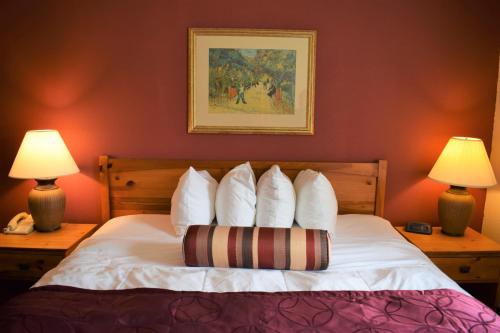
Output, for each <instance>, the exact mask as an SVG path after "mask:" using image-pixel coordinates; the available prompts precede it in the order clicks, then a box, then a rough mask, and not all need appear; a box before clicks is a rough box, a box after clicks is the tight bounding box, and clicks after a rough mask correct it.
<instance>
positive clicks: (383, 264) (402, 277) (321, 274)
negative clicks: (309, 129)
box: [35, 214, 464, 292]
mask: <svg viewBox="0 0 500 333" xmlns="http://www.w3.org/2000/svg"><path fill="white" fill-rule="evenodd" d="M47 285H62V286H70V287H78V288H84V289H92V290H119V289H132V288H161V289H170V290H175V291H203V292H236V291H241V292H246V291H264V292H277V291H312V290H332V291H335V290H362V291H376V290H430V289H442V288H447V289H454V290H457V291H460V292H464V291H463V290H462V289H461V288H460V287H459V286H458V285H457V284H456V283H455V282H454V281H452V280H451V279H450V278H448V277H447V276H446V275H445V274H444V273H443V272H441V271H440V270H439V269H438V268H437V267H436V266H435V265H434V264H433V263H432V262H431V261H430V260H429V259H428V258H427V257H426V256H425V255H424V254H423V253H422V252H421V251H420V250H419V249H418V248H416V247H415V246H413V245H412V244H410V243H409V242H407V241H406V240H405V239H404V238H403V237H402V236H401V235H400V234H399V233H398V232H397V231H396V230H395V229H394V228H393V227H392V226H391V224H390V223H389V222H388V221H387V220H385V219H382V218H380V217H376V216H371V215H354V214H352V215H339V216H338V220H337V227H336V235H335V238H334V239H333V241H332V248H331V260H330V263H329V266H328V268H327V269H326V270H324V271H308V272H303V271H280V270H266V269H243V268H241V269H239V268H211V267H210V268H209V267H186V266H185V265H184V262H183V254H182V237H177V236H176V235H175V232H174V229H173V227H172V225H171V223H170V216H169V215H153V214H144V215H130V216H123V217H118V218H114V219H112V220H110V221H109V222H107V223H106V224H104V225H103V226H102V227H101V228H100V229H99V230H98V231H97V232H96V233H95V234H94V235H93V236H91V237H90V238H88V239H86V240H84V241H83V242H82V243H81V244H80V245H79V246H78V248H77V249H76V250H75V251H74V252H73V253H72V254H71V255H70V256H68V257H67V258H65V259H64V260H63V261H62V262H61V263H60V264H59V265H58V266H57V267H55V268H54V269H52V270H51V271H49V272H47V273H46V274H45V275H44V276H43V277H42V278H41V279H40V280H39V281H38V282H37V283H36V284H35V286H36V287H39V286H47Z"/></svg>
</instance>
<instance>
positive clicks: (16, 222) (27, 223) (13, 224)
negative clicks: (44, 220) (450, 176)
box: [3, 212, 34, 235]
mask: <svg viewBox="0 0 500 333" xmlns="http://www.w3.org/2000/svg"><path fill="white" fill-rule="evenodd" d="M33 224H34V222H33V218H32V217H31V215H29V214H28V213H25V212H22V213H19V214H17V215H16V216H14V217H13V218H12V220H10V222H9V224H8V225H7V227H6V228H4V229H3V232H4V233H6V234H20V235H27V234H29V233H30V232H32V231H33Z"/></svg>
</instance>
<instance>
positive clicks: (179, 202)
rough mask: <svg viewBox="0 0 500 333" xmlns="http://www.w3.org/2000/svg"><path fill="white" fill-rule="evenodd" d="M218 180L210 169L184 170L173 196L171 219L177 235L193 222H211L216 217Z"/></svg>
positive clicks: (181, 233)
mask: <svg viewBox="0 0 500 333" xmlns="http://www.w3.org/2000/svg"><path fill="white" fill-rule="evenodd" d="M216 191H217V181H216V180H215V179H213V178H212V176H210V174H209V173H208V171H205V170H203V171H196V170H195V169H193V167H189V169H188V170H187V171H186V172H184V174H183V175H182V176H181V178H180V179H179V183H178V184H177V188H176V189H175V191H174V195H173V196H172V204H171V209H170V219H171V221H172V225H173V226H174V229H175V233H176V234H177V236H181V235H184V232H185V231H186V229H187V227H188V226H190V225H192V224H205V225H206V224H210V223H212V221H213V219H214V217H215V193H216Z"/></svg>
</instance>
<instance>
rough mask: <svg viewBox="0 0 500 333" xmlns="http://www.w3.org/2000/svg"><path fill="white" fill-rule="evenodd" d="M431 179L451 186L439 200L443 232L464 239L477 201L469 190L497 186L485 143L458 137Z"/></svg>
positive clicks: (450, 145) (446, 151)
mask: <svg viewBox="0 0 500 333" xmlns="http://www.w3.org/2000/svg"><path fill="white" fill-rule="evenodd" d="M429 178H431V179H433V180H435V181H438V182H440V183H444V184H448V185H450V188H449V189H448V190H447V191H445V192H443V193H442V194H441V196H440V197H439V201H438V215H439V222H440V223H441V231H442V232H443V233H445V234H447V235H450V236H463V235H464V232H465V229H467V226H468V225H469V223H470V221H471V219H472V214H473V212H474V208H475V205H476V201H475V200H474V197H473V196H472V195H471V194H469V192H467V187H474V188H484V187H489V186H493V185H495V184H496V179H495V174H494V173H493V169H492V167H491V164H490V161H489V159H488V154H487V153H486V149H485V148H484V144H483V141H482V140H481V139H476V138H467V137H458V136H455V137H452V138H451V139H450V140H449V141H448V143H447V144H446V147H444V149H443V152H442V153H441V155H440V156H439V158H438V159H437V161H436V163H435V164H434V167H433V168H432V170H431V172H430V173H429Z"/></svg>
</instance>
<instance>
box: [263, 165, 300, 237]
mask: <svg viewBox="0 0 500 333" xmlns="http://www.w3.org/2000/svg"><path fill="white" fill-rule="evenodd" d="M294 214H295V190H294V189H293V184H292V182H291V181H290V178H288V176H287V175H285V174H284V173H283V172H281V170H280V167H279V166H277V165H273V166H272V167H271V169H269V170H267V171H266V172H264V173H263V174H262V176H260V178H259V181H258V183H257V218H256V224H257V226H259V227H272V228H291V227H292V224H293V217H294Z"/></svg>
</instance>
